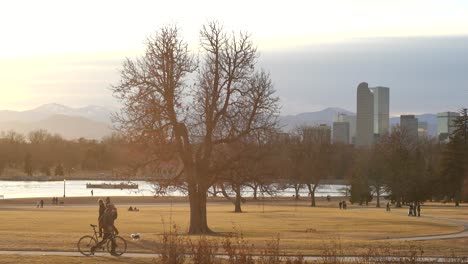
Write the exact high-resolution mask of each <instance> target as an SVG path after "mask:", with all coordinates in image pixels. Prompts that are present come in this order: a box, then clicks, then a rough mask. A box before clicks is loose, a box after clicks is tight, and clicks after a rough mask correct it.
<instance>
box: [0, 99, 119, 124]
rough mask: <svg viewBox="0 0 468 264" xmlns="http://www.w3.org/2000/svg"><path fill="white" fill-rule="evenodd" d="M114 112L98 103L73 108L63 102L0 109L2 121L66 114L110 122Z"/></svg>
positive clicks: (31, 119) (34, 120)
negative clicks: (32, 106)
mask: <svg viewBox="0 0 468 264" xmlns="http://www.w3.org/2000/svg"><path fill="white" fill-rule="evenodd" d="M112 112H113V111H112V110H110V109H108V108H106V107H102V106H96V105H90V106H86V107H80V108H73V107H69V106H65V105H61V104H56V103H51V104H45V105H41V106H39V107H37V108H34V109H31V110H26V111H10V110H3V111H2V110H0V122H8V121H20V122H36V121H40V120H43V119H46V118H48V117H51V116H53V115H65V116H79V117H85V118H88V119H91V120H94V121H99V122H104V123H110V115H111V113H112Z"/></svg>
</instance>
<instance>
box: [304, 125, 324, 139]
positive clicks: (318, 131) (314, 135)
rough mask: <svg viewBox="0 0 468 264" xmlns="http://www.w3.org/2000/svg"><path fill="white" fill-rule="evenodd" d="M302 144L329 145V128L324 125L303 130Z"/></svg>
mask: <svg viewBox="0 0 468 264" xmlns="http://www.w3.org/2000/svg"><path fill="white" fill-rule="evenodd" d="M303 136H304V139H303V140H304V143H313V144H330V143H331V127H330V126H329V125H326V124H320V125H319V126H314V127H308V128H306V129H305V130H304V135H303Z"/></svg>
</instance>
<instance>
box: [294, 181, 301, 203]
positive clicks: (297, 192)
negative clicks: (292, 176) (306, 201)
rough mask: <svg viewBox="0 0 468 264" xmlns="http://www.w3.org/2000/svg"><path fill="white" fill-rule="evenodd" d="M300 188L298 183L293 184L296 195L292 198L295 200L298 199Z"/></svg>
mask: <svg viewBox="0 0 468 264" xmlns="http://www.w3.org/2000/svg"><path fill="white" fill-rule="evenodd" d="M300 189H301V185H300V184H294V191H295V192H296V196H295V197H294V199H296V200H299V190H300Z"/></svg>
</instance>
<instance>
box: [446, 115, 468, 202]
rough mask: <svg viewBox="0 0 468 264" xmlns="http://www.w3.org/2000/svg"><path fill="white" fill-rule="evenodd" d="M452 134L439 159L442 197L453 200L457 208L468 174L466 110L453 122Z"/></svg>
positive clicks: (467, 122)
mask: <svg viewBox="0 0 468 264" xmlns="http://www.w3.org/2000/svg"><path fill="white" fill-rule="evenodd" d="M453 126H454V127H455V130H454V133H453V134H452V135H451V136H450V141H449V143H448V144H447V145H446V146H445V149H444V151H443V154H442V158H441V171H440V173H441V179H440V180H441V186H442V195H444V196H446V197H447V198H448V199H453V200H454V202H455V206H459V203H460V200H461V195H462V193H463V184H464V179H465V178H466V177H467V174H468V109H466V108H464V109H462V110H461V111H460V116H459V117H457V118H456V119H455V121H454V124H453Z"/></svg>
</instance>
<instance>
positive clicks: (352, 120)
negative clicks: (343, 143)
mask: <svg viewBox="0 0 468 264" xmlns="http://www.w3.org/2000/svg"><path fill="white" fill-rule="evenodd" d="M336 122H346V123H349V142H348V143H349V144H355V142H356V116H354V115H347V114H344V113H340V114H338V117H337V119H336Z"/></svg>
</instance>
